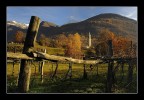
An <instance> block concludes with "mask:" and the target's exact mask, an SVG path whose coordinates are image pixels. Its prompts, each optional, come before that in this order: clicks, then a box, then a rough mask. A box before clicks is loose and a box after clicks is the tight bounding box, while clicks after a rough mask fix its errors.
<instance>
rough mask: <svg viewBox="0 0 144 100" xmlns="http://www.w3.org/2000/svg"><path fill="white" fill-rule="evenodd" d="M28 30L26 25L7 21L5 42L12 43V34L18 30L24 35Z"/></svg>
mask: <svg viewBox="0 0 144 100" xmlns="http://www.w3.org/2000/svg"><path fill="white" fill-rule="evenodd" d="M27 29H28V25H27V24H23V23H19V22H16V21H7V41H8V42H9V41H13V39H14V34H15V33H16V32H17V31H18V30H19V31H22V32H24V33H26V31H27Z"/></svg>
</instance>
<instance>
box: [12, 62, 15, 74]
mask: <svg viewBox="0 0 144 100" xmlns="http://www.w3.org/2000/svg"><path fill="white" fill-rule="evenodd" d="M14 67H15V60H14V61H13V67H12V76H13V75H14Z"/></svg>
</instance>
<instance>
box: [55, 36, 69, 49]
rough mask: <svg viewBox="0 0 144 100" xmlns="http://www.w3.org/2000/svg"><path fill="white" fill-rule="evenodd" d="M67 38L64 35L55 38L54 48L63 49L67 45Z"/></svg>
mask: <svg viewBox="0 0 144 100" xmlns="http://www.w3.org/2000/svg"><path fill="white" fill-rule="evenodd" d="M67 41H68V39H67V37H66V36H65V35H64V34H60V35H58V36H56V39H55V47H60V48H65V47H66V45H67Z"/></svg>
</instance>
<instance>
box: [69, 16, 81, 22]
mask: <svg viewBox="0 0 144 100" xmlns="http://www.w3.org/2000/svg"><path fill="white" fill-rule="evenodd" d="M67 18H68V23H75V22H79V21H81V20H80V19H79V18H77V17H75V16H72V15H71V16H69V17H67Z"/></svg>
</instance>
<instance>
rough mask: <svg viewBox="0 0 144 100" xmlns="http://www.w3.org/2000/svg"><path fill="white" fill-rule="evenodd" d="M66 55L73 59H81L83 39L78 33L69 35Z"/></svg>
mask: <svg viewBox="0 0 144 100" xmlns="http://www.w3.org/2000/svg"><path fill="white" fill-rule="evenodd" d="M65 55H66V56H69V57H73V58H81V37H80V35H79V34H78V33H75V34H74V35H72V34H69V35H68V43H67V46H66V51H65Z"/></svg>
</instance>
